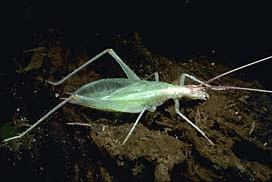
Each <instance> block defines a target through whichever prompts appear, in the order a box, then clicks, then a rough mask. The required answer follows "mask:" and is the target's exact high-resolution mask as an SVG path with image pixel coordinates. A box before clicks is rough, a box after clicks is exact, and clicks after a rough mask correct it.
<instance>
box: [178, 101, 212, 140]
mask: <svg viewBox="0 0 272 182" xmlns="http://www.w3.org/2000/svg"><path fill="white" fill-rule="evenodd" d="M174 101H175V109H176V112H177V113H178V115H180V116H181V117H182V118H183V119H184V120H186V121H187V122H188V123H189V124H190V125H192V126H193V127H194V128H195V129H196V130H197V131H199V133H201V135H203V136H204V138H206V139H207V140H208V141H209V142H210V144H211V145H214V143H213V142H212V141H211V140H210V139H209V138H208V137H207V136H206V134H205V133H204V132H203V131H202V130H201V129H199V128H198V127H197V126H196V125H195V124H194V123H192V121H190V120H189V119H188V118H187V117H186V116H184V115H183V114H181V112H180V111H179V100H178V99H174Z"/></svg>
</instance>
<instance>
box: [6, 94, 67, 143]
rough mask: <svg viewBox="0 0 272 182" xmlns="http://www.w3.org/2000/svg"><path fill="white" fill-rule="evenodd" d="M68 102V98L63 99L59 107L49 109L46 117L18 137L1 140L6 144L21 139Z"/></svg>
mask: <svg viewBox="0 0 272 182" xmlns="http://www.w3.org/2000/svg"><path fill="white" fill-rule="evenodd" d="M69 100H70V98H68V99H65V100H64V101H63V102H61V103H60V104H59V105H57V106H56V107H54V108H53V109H51V111H49V112H48V113H47V114H46V115H44V116H43V117H42V118H41V119H39V121H37V122H36V123H35V124H33V125H32V126H31V127H30V128H28V129H27V130H26V131H25V132H23V133H21V134H20V135H18V136H15V137H11V138H7V139H5V140H3V142H7V141H10V140H14V139H17V138H21V137H23V136H24V135H25V134H27V133H28V132H29V131H30V130H32V129H33V128H34V127H36V126H37V125H38V124H40V123H41V122H42V121H43V120H44V119H46V118H47V117H48V116H50V115H51V114H52V113H53V112H55V111H56V110H57V109H59V108H60V107H62V106H63V105H64V104H66V103H67V102H68V101H69Z"/></svg>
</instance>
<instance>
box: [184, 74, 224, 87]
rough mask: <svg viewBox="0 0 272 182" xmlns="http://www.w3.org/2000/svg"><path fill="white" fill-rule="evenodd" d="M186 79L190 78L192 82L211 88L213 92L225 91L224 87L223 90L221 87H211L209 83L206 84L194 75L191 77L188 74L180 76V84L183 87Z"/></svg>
mask: <svg viewBox="0 0 272 182" xmlns="http://www.w3.org/2000/svg"><path fill="white" fill-rule="evenodd" d="M185 77H188V78H190V79H191V80H194V81H195V82H198V83H200V84H203V85H205V86H207V87H209V88H212V89H213V90H225V88H223V87H222V88H221V87H213V86H211V85H209V84H207V83H205V82H203V81H201V80H199V79H197V78H196V77H194V76H192V75H189V74H187V73H182V74H181V76H180V83H179V84H180V85H181V86H183V85H184V81H185Z"/></svg>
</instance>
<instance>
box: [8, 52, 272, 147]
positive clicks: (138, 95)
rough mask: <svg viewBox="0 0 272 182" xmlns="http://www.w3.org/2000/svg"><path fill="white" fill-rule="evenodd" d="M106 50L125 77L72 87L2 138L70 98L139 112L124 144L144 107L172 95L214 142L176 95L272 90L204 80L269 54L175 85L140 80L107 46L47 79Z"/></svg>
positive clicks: (97, 106)
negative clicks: (57, 101) (62, 97)
mask: <svg viewBox="0 0 272 182" xmlns="http://www.w3.org/2000/svg"><path fill="white" fill-rule="evenodd" d="M106 53H109V54H110V55H111V56H112V57H113V58H114V59H115V60H116V61H117V62H118V64H119V65H120V66H121V68H122V69H123V71H124V72H125V74H126V75H127V77H128V78H127V79H125V78H111V79H102V80H98V81H94V82H91V83H88V84H86V85H84V86H82V87H81V88H79V89H78V90H77V91H75V92H74V93H73V94H72V95H71V96H70V97H69V98H67V99H65V100H64V101H63V102H62V103H60V104H59V105H57V106H56V107H55V108H53V109H52V110H51V111H49V112H48V113H47V114H46V115H44V116H43V117H42V118H41V119H40V120H39V121H37V122H36V123H35V124H34V125H32V126H31V127H30V128H29V129H27V130H26V131H25V132H23V133H21V134H20V135H18V136H15V137H11V138H8V139H5V140H4V141H5V142H7V141H9V140H13V139H17V138H21V137H22V136H24V135H25V134H26V133H28V132H29V131H30V130H32V129H33V128H34V127H35V126H37V125H38V124H39V123H41V122H42V121H43V120H44V119H46V118H47V117H48V116H49V115H50V114H52V113H53V112H55V111H56V110H57V109H59V108H60V107H62V106H63V105H64V104H66V103H67V102H70V103H74V104H78V105H82V106H87V107H91V108H95V109H99V110H104V111H116V112H128V113H140V115H139V116H138V118H137V119H136V121H135V123H134V125H133V127H132V128H131V130H130V131H129V133H128V135H127V137H126V139H125V140H124V141H123V144H125V143H126V141H127V140H128V138H129V136H130V135H131V134H132V132H133V130H134V129H135V127H136V125H137V124H138V122H139V120H140V118H141V117H142V115H143V113H144V112H145V111H146V110H148V111H151V112H154V111H155V110H156V109H157V106H160V105H162V104H163V103H164V102H165V101H166V100H168V99H173V100H174V102H175V110H176V112H177V114H179V115H180V116H181V117H182V118H183V119H185V120H186V121H187V122H188V123H189V124H191V125H192V126H193V127H194V128H195V129H197V130H198V131H199V132H200V133H201V134H202V135H203V136H204V137H205V138H206V139H207V140H208V141H209V143H210V144H211V145H214V143H213V142H212V141H211V140H210V139H209V138H208V137H207V136H206V134H205V133H204V132H203V131H202V130H200V129H199V128H198V127H197V126H196V125H195V124H194V123H192V122H191V121H190V120H189V119H188V118H187V117H186V116H184V115H183V114H182V113H181V112H180V110H179V108H180V106H179V100H178V99H180V98H182V97H188V98H190V99H193V100H195V99H200V100H207V99H208V98H209V95H208V93H207V92H206V88H207V87H208V88H211V89H213V90H225V89H241V90H251V91H259V92H269V93H272V91H267V90H258V89H249V88H240V87H228V86H211V85H208V84H207V83H209V82H211V81H213V80H215V79H217V78H219V77H222V76H224V75H226V74H229V73H231V72H234V71H237V70H239V69H242V68H245V67H247V66H250V65H253V64H256V63H259V62H261V61H264V60H267V59H270V58H271V57H272V56H271V57H268V58H264V59H262V60H259V61H256V62H253V63H250V64H247V65H245V66H242V67H239V68H237V69H234V70H231V71H229V72H226V73H224V74H222V75H219V76H217V77H215V78H213V79H211V80H209V81H207V82H202V81H201V80H198V79H197V78H195V77H194V76H191V75H188V74H182V75H181V79H180V85H178V86H177V85H172V84H169V83H165V82H160V81H159V75H158V73H154V75H155V80H156V81H147V80H141V79H140V78H139V77H138V76H137V75H136V74H135V73H134V72H133V71H132V70H131V69H130V68H129V67H128V66H127V65H126V64H125V63H124V62H123V61H122V60H121V58H120V57H119V56H118V55H117V54H116V53H115V52H114V51H113V50H112V49H107V50H105V51H103V52H101V53H100V54H98V55H97V56H95V57H93V58H92V59H90V60H89V61H87V62H86V63H84V64H83V65H81V66H80V67H79V68H77V69H76V70H74V71H73V72H72V73H70V74H68V75H67V76H66V77H65V78H63V79H62V80H60V81H58V82H56V83H53V82H50V81H47V82H48V83H50V84H52V85H55V86H56V85H59V84H61V83H63V82H64V81H65V80H67V79H68V78H70V77H71V76H72V75H74V74H75V73H76V72H78V71H80V70H81V69H82V68H84V67H86V66H87V65H88V64H90V63H91V62H93V61H95V60H96V59H98V58H99V57H101V56H103V55H104V54H106ZM185 77H188V78H190V79H192V80H194V81H196V82H198V83H200V85H184V80H185Z"/></svg>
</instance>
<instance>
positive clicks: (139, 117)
mask: <svg viewBox="0 0 272 182" xmlns="http://www.w3.org/2000/svg"><path fill="white" fill-rule="evenodd" d="M145 110H146V109H144V110H143V111H142V112H141V113H140V115H139V116H138V118H137V119H136V121H135V123H134V125H133V126H132V128H131V129H130V131H129V133H128V135H127V137H126V139H125V140H124V141H123V143H122V145H124V144H125V143H126V142H127V140H128V138H129V137H130V135H131V133H132V132H133V130H134V129H135V127H136V126H137V124H138V122H139V121H140V119H141V117H142V115H143V114H144V112H145Z"/></svg>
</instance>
